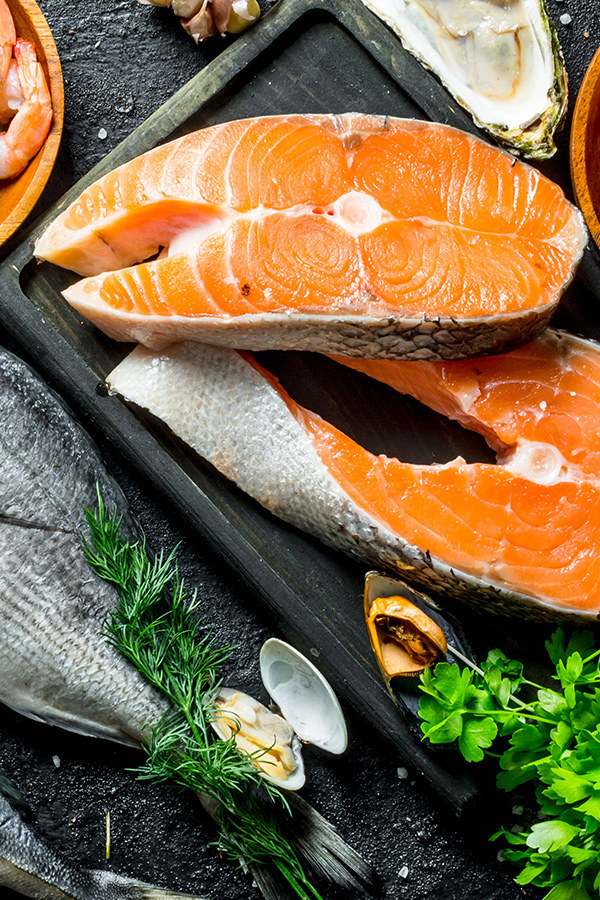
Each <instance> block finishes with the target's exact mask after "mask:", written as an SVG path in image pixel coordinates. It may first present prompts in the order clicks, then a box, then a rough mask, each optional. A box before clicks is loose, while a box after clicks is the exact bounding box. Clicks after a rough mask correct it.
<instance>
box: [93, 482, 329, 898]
mask: <svg viewBox="0 0 600 900" xmlns="http://www.w3.org/2000/svg"><path fill="white" fill-rule="evenodd" d="M85 513H86V518H87V522H88V526H89V529H90V535H91V540H90V541H87V540H85V538H84V542H83V548H84V553H85V556H86V559H87V561H88V563H89V564H90V566H91V567H92V569H93V570H94V571H95V572H96V574H97V575H99V576H100V577H101V578H103V579H104V580H105V581H109V582H112V584H114V585H115V587H116V589H117V593H118V598H119V599H118V604H117V608H116V610H115V611H114V612H113V613H112V615H111V617H110V619H109V621H108V623H107V625H106V639H107V640H108V642H109V643H110V644H111V645H112V646H113V647H114V648H115V649H116V650H117V651H118V652H119V653H121V654H122V655H123V656H124V657H125V658H126V659H127V660H128V661H129V662H130V663H131V664H132V666H133V667H134V668H135V669H137V671H138V672H140V673H141V674H142V675H143V677H144V678H145V679H146V680H147V681H149V682H150V684H152V685H153V686H154V687H155V688H157V689H158V690H159V691H160V692H161V693H162V694H164V695H165V696H166V698H167V699H168V701H169V709H168V711H167V712H166V713H165V714H164V715H163V716H162V718H161V719H160V721H159V722H155V723H148V728H147V729H146V731H147V734H148V738H147V746H146V748H145V749H146V751H147V758H146V762H145V764H144V765H143V766H141V767H140V769H139V770H137V771H138V775H139V777H140V778H142V779H150V780H153V781H174V782H175V783H176V784H178V785H179V786H180V787H186V788H191V789H192V790H193V791H195V792H196V793H197V794H198V795H199V796H200V798H201V800H202V802H203V805H204V806H205V808H206V809H208V810H209V811H210V813H211V815H212V816H213V818H214V819H215V820H216V821H217V822H218V824H219V826H220V829H221V832H220V836H219V840H218V841H217V842H215V843H216V846H217V847H218V848H219V850H221V851H223V852H225V853H226V854H227V855H228V856H230V857H231V858H232V859H234V860H237V861H238V862H239V863H240V864H241V865H242V866H244V867H245V866H251V865H259V866H260V865H274V866H275V867H276V868H277V869H278V870H279V872H280V873H281V875H282V876H283V877H284V879H285V880H286V881H287V883H288V884H289V886H290V888H291V889H292V890H293V891H294V892H295V894H296V895H297V896H298V897H299V898H301V900H322V897H321V895H320V894H319V892H318V891H317V890H316V888H315V887H313V885H312V884H311V883H310V882H309V880H308V878H307V876H306V874H305V872H304V870H303V867H302V864H301V862H300V860H299V858H298V856H297V854H296V853H295V851H294V849H293V847H292V846H291V844H290V843H289V841H288V840H287V838H286V837H285V836H284V835H283V834H282V832H281V828H280V824H279V821H278V817H277V815H276V813H275V810H276V811H277V812H278V813H279V814H281V811H282V809H283V811H284V813H285V814H287V815H290V810H289V806H288V804H287V801H286V800H285V798H284V797H283V795H282V793H281V791H279V790H278V789H277V788H276V787H275V786H274V785H272V784H270V783H269V782H266V781H265V780H264V779H263V778H262V776H261V775H260V772H259V771H258V769H257V767H256V766H255V765H253V764H252V762H251V757H250V756H249V755H246V754H243V753H241V752H240V751H239V750H238V748H237V747H236V744H235V741H234V738H233V737H232V738H230V739H229V740H220V739H218V738H217V737H216V736H215V734H214V732H213V729H212V727H211V721H212V720H213V718H214V716H215V708H214V699H215V697H216V696H217V694H218V693H219V690H220V688H221V684H222V682H221V677H220V671H221V668H222V666H223V664H224V663H225V661H226V660H227V659H228V657H229V656H230V655H231V653H232V652H233V650H234V649H235V648H234V647H225V648H223V647H218V646H217V645H216V642H215V639H214V636H213V635H212V633H211V632H208V633H205V634H200V633H199V631H198V628H197V622H196V616H195V612H196V610H197V608H198V605H199V600H198V597H197V593H196V592H194V594H193V595H192V596H191V597H190V598H188V597H187V594H186V590H185V586H184V582H183V579H182V578H180V576H179V572H178V568H177V563H176V561H175V553H174V552H172V553H170V554H168V555H166V556H165V554H164V553H163V552H161V553H159V554H158V555H157V556H155V557H154V558H151V557H150V555H149V553H148V551H147V548H146V545H145V541H144V540H142V541H134V542H131V541H129V540H128V539H127V538H126V537H125V536H124V534H123V532H122V528H121V525H122V517H120V516H119V515H118V513H117V511H115V512H114V514H113V515H112V516H110V515H108V513H107V511H106V507H105V505H104V502H103V500H102V497H101V495H100V492H99V491H98V509H97V512H92V511H90V510H87V509H86V511H85ZM259 754H260V751H259ZM269 801H271V802H269Z"/></svg>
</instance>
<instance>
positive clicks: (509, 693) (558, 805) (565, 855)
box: [419, 628, 600, 900]
mask: <svg viewBox="0 0 600 900" xmlns="http://www.w3.org/2000/svg"><path fill="white" fill-rule="evenodd" d="M546 649H547V651H548V655H549V656H550V659H551V661H552V664H553V666H554V670H555V671H554V674H553V675H552V679H553V680H554V681H556V683H557V684H556V690H553V689H551V688H547V687H543V686H541V685H538V684H535V683H533V682H531V681H528V680H527V678H525V676H524V673H523V666H522V664H521V663H519V662H517V661H516V660H512V659H508V658H507V657H506V656H505V655H504V654H503V653H502V651H500V650H492V651H491V653H489V654H488V657H487V659H486V661H485V662H484V663H483V664H482V667H481V669H479V668H477V667H474V668H473V669H463V670H462V671H461V670H460V669H459V667H458V666H456V665H449V664H448V663H443V662H442V663H438V665H437V666H436V667H435V668H434V669H426V670H425V672H424V674H423V675H422V677H421V681H422V684H421V686H420V687H421V690H422V691H423V694H424V696H423V697H422V698H421V700H420V704H419V713H420V716H421V719H422V722H421V730H422V732H423V735H424V736H425V737H426V738H428V739H429V740H430V741H431V743H432V744H445V743H452V742H454V741H456V742H457V744H458V748H459V750H460V752H461V753H462V755H463V756H464V757H465V759H466V760H468V761H470V762H478V761H480V760H482V759H483V758H484V756H491V757H495V758H497V759H498V764H499V767H500V772H499V773H498V776H497V782H496V783H497V785H498V787H499V788H501V789H503V790H505V791H512V790H514V789H515V788H517V787H519V786H520V785H523V784H525V783H527V782H532V783H533V787H534V793H535V800H536V801H537V804H538V810H537V812H538V820H537V821H535V823H534V824H533V825H532V826H531V827H530V828H529V830H524V831H523V832H521V833H517V834H515V833H513V832H512V831H507V830H506V829H505V828H501V829H500V830H499V831H497V832H496V833H495V834H494V835H492V840H494V839H496V838H498V837H501V836H503V837H504V839H505V840H506V842H507V843H508V844H509V848H508V849H507V850H505V852H504V855H505V856H506V857H507V858H508V859H510V860H511V861H513V862H517V863H519V864H521V865H522V869H521V872H520V873H519V875H518V876H517V878H516V881H517V883H518V884H522V885H523V884H533V885H537V886H538V887H542V888H548V889H549V892H548V893H547V894H546V895H545V898H546V900H597V898H599V897H600V650H595V649H594V639H593V636H592V634H591V633H590V632H587V631H586V632H575V633H574V634H573V635H572V636H571V637H570V639H569V640H568V641H566V639H565V634H564V632H563V630H562V629H560V628H559V629H558V630H557V631H556V632H555V633H554V634H553V635H552V638H551V639H550V640H549V641H546ZM495 743H497V744H498V745H499V746H498V748H497V749H498V750H499V751H500V752H496V748H495V749H494V750H493V751H492V750H490V749H489V748H491V747H492V745H493V744H495Z"/></svg>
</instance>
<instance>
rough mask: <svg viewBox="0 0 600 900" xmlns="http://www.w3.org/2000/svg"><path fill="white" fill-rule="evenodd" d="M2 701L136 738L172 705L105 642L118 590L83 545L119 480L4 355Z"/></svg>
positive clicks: (33, 380) (48, 718)
mask: <svg viewBox="0 0 600 900" xmlns="http://www.w3.org/2000/svg"><path fill="white" fill-rule="evenodd" d="M0 418H1V421H2V423H3V427H2V430H1V433H0V560H1V564H0V701H1V702H3V703H5V704H6V705H7V706H10V707H12V708H13V709H15V710H17V712H20V713H22V714H23V715H26V716H29V717H30V718H32V719H40V720H42V721H44V722H50V723H52V724H56V725H61V726H62V727H63V728H68V729H70V730H71V731H76V732H79V733H81V734H88V735H94V736H96V737H106V738H110V739H111V740H115V741H119V742H121V743H126V744H132V745H137V744H139V742H140V741H141V739H142V731H143V729H144V726H145V725H146V724H148V723H153V722H156V721H158V719H159V718H160V717H161V715H162V714H163V713H164V712H165V709H166V702H165V701H164V700H163V698H161V697H160V696H159V695H158V694H157V693H156V692H155V690H154V689H153V688H152V687H150V685H149V684H148V683H147V682H146V681H145V680H144V679H143V678H142V676H141V675H139V674H138V673H137V672H136V671H135V670H134V669H132V668H131V666H130V665H129V664H128V663H127V662H126V661H125V660H124V659H123V657H121V656H120V655H119V654H118V653H117V651H116V650H113V649H112V648H111V647H110V646H109V645H108V644H107V643H106V641H104V640H102V630H103V627H104V623H105V621H106V619H107V617H108V615H109V614H110V612H111V610H112V609H114V606H115V601H116V593H115V590H114V588H113V587H112V586H111V585H109V584H108V583H107V582H105V581H102V580H101V579H99V578H97V577H96V576H95V575H94V574H93V573H92V572H91V570H90V568H89V566H88V564H87V562H86V560H85V558H84V556H83V553H82V549H81V541H82V538H81V533H82V530H85V529H86V522H85V516H84V506H87V507H89V508H95V506H96V503H97V489H96V485H97V484H98V485H99V486H100V489H101V491H102V494H103V496H104V497H105V499H106V502H107V504H108V507H109V508H114V505H115V503H116V505H117V506H118V507H119V509H120V510H123V511H125V510H126V508H127V504H126V501H125V498H124V496H123V494H122V493H121V491H120V489H119V487H118V485H117V484H116V482H115V481H114V479H112V478H111V477H110V475H109V474H108V472H107V471H106V469H105V468H104V466H103V465H102V463H101V461H100V459H99V456H98V452H97V451H96V449H95V448H94V446H93V444H92V442H91V441H90V439H89V438H88V437H87V435H86V434H85V433H84V432H83V431H82V429H81V428H80V427H79V426H78V425H77V423H76V422H75V420H74V419H73V417H72V416H71V414H70V413H69V412H68V411H67V410H66V408H65V407H64V406H63V405H62V404H61V403H60V401H59V400H58V398H57V397H56V396H55V395H54V394H52V393H51V392H50V391H49V390H48V389H47V388H46V387H45V386H44V385H43V384H42V382H41V381H40V379H39V378H37V376H36V375H34V373H33V372H32V371H31V370H30V369H29V368H28V367H27V366H26V365H25V364H24V363H22V362H21V361H20V360H18V359H16V358H15V357H13V356H12V355H11V354H9V353H6V352H0Z"/></svg>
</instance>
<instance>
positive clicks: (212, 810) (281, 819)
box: [198, 791, 380, 900]
mask: <svg viewBox="0 0 600 900" xmlns="http://www.w3.org/2000/svg"><path fill="white" fill-rule="evenodd" d="M198 796H199V798H200V802H201V803H202V805H203V807H204V809H205V810H206V812H208V814H209V815H210V816H212V818H213V819H214V820H215V821H216V822H217V823H218V822H219V813H218V806H217V805H216V804H215V803H214V802H213V801H210V800H208V799H207V798H204V797H203V796H202V795H198ZM286 800H287V803H288V805H289V807H290V812H291V815H289V814H288V813H287V812H285V811H284V810H283V809H281V810H280V811H279V812H275V811H274V809H273V804H272V803H269V812H270V813H271V814H275V815H276V816H277V820H278V824H279V827H280V829H281V833H282V835H283V836H284V837H285V838H286V839H287V840H288V841H289V843H290V845H291V846H292V849H293V850H294V852H295V853H296V856H297V857H298V859H299V860H300V862H301V863H302V865H303V866H304V867H305V869H306V872H307V875H309V876H310V875H314V876H315V877H316V878H317V879H319V880H322V881H327V882H329V883H330V884H335V885H339V886H340V887H342V888H346V889H349V890H352V891H353V894H354V896H357V894H370V895H372V894H376V893H379V890H380V881H379V877H378V876H377V874H376V872H375V870H374V869H373V867H372V866H371V865H370V864H369V863H368V862H366V860H364V859H363V858H362V856H360V855H359V854H358V853H357V852H356V850H353V849H352V847H350V846H349V845H348V844H347V843H346V842H345V841H344V839H343V838H342V837H341V836H340V835H339V834H338V833H337V831H336V830H335V828H334V827H333V825H332V824H331V823H330V822H328V821H327V819H325V818H324V817H323V816H322V815H321V814H320V813H318V812H317V811H316V809H314V808H313V807H312V806H311V805H310V804H309V803H307V802H306V800H303V799H302V798H301V797H299V796H298V794H296V793H294V792H292V791H288V792H287V793H286ZM248 869H249V870H250V872H251V874H252V876H253V878H254V880H255V881H256V884H257V885H258V887H259V889H260V891H261V893H262V895H263V897H264V898H265V900H297V898H298V894H297V892H296V891H294V890H293V889H292V888H291V887H290V884H289V882H288V881H287V880H286V879H285V877H284V876H283V875H282V874H281V872H279V871H278V870H277V869H276V868H275V866H269V865H268V864H265V865H257V864H250V865H249V866H248Z"/></svg>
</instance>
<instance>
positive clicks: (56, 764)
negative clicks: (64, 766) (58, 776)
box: [52, 756, 60, 769]
mask: <svg viewBox="0 0 600 900" xmlns="http://www.w3.org/2000/svg"><path fill="white" fill-rule="evenodd" d="M52 762H53V763H54V765H55V766H56V768H57V769H58V767H59V766H60V756H53V757H52Z"/></svg>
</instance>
